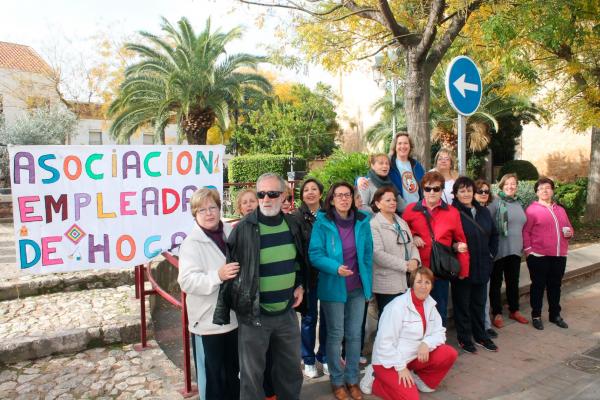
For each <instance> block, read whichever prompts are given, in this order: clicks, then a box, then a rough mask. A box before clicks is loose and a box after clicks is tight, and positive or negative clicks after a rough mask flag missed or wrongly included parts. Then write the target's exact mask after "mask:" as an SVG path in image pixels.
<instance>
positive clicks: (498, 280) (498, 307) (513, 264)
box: [490, 255, 521, 315]
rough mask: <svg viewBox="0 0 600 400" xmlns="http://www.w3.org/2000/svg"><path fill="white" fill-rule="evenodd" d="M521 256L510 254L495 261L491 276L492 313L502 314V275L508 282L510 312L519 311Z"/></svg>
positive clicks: (507, 292)
mask: <svg viewBox="0 0 600 400" xmlns="http://www.w3.org/2000/svg"><path fill="white" fill-rule="evenodd" d="M520 270H521V257H519V256H516V255H510V256H506V257H503V258H501V259H499V260H496V261H494V267H493V268H492V276H491V278H490V307H491V309H492V315H496V314H502V297H501V295H500V289H501V288H502V275H503V274H504V281H505V282H506V300H507V301H508V310H509V311H510V312H515V311H519V272H520Z"/></svg>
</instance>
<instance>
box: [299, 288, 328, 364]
mask: <svg viewBox="0 0 600 400" xmlns="http://www.w3.org/2000/svg"><path fill="white" fill-rule="evenodd" d="M318 307H319V305H318V299H317V288H315V289H314V290H310V291H309V292H308V312H307V313H306V314H305V315H304V316H303V317H302V325H301V327H300V334H301V339H302V346H301V350H302V359H303V360H304V365H315V360H317V361H319V362H320V363H321V364H326V363H327V351H326V348H325V346H326V343H327V324H326V323H325V313H324V312H323V305H321V312H320V314H321V319H320V320H319V308H318ZM317 321H319V350H318V351H317V354H316V357H315V342H316V336H317Z"/></svg>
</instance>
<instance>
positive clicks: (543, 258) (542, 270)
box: [523, 178, 573, 330]
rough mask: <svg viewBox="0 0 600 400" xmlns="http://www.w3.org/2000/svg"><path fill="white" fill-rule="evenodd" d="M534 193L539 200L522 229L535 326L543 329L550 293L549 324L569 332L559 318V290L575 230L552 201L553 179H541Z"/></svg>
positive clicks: (530, 209)
mask: <svg viewBox="0 0 600 400" xmlns="http://www.w3.org/2000/svg"><path fill="white" fill-rule="evenodd" d="M534 190H535V192H536V195H537V197H538V200H537V201H534V202H533V203H531V205H530V206H529V207H528V208H527V210H526V211H525V214H526V215H527V223H526V224H525V226H524V227H523V247H524V249H523V250H524V251H525V255H526V257H527V268H528V269H529V276H530V277H531V290H530V292H529V301H530V303H531V317H532V319H533V321H532V324H533V327H534V328H536V329H539V330H542V329H544V324H542V303H543V299H544V289H545V290H547V292H548V314H549V318H548V319H549V321H550V322H552V323H554V324H556V325H558V326H559V327H561V328H568V327H569V326H568V325H567V323H566V322H565V320H564V319H562V317H561V315H560V286H561V283H562V278H563V275H564V274H565V267H566V266H567V251H568V248H569V239H570V238H572V237H573V226H572V225H571V222H570V221H569V217H568V216H567V213H566V211H565V209H564V208H562V207H561V206H559V205H558V204H556V202H554V201H553V200H552V196H553V195H554V182H553V181H552V179H550V178H540V179H538V181H537V182H536V183H535V186H534Z"/></svg>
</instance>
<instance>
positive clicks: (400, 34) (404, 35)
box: [379, 0, 418, 47]
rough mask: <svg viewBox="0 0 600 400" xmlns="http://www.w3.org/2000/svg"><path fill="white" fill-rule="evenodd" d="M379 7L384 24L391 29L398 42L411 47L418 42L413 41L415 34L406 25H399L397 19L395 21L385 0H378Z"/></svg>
mask: <svg viewBox="0 0 600 400" xmlns="http://www.w3.org/2000/svg"><path fill="white" fill-rule="evenodd" d="M379 8H380V10H381V15H382V16H383V19H384V25H385V26H387V27H388V29H389V30H390V31H392V33H393V34H394V37H395V38H396V40H398V43H399V44H401V45H402V46H404V47H411V46H414V45H415V44H416V43H418V42H416V43H415V39H416V37H415V36H417V35H416V34H414V33H412V32H410V31H409V30H408V28H407V27H405V26H403V25H400V24H399V23H398V21H396V18H395V17H394V13H393V12H392V9H391V8H390V5H389V4H388V2H387V0H379Z"/></svg>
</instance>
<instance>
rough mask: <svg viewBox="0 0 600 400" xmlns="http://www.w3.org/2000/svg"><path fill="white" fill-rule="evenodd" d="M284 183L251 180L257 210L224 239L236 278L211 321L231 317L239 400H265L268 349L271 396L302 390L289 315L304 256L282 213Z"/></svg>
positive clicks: (289, 398)
mask: <svg viewBox="0 0 600 400" xmlns="http://www.w3.org/2000/svg"><path fill="white" fill-rule="evenodd" d="M285 190H286V183H285V181H284V180H283V179H282V178H281V177H280V176H278V175H276V174H272V173H267V174H263V175H261V176H260V177H259V178H258V180H257V181H256V191H257V193H256V195H257V197H258V208H257V209H256V210H254V211H253V212H252V213H250V214H248V215H246V216H245V217H244V218H243V219H242V220H241V221H240V222H239V223H238V224H237V225H236V226H235V228H234V229H233V231H232V232H231V235H230V236H229V240H228V250H229V251H228V254H227V260H228V261H227V262H238V263H239V265H240V272H239V274H238V275H237V276H236V277H235V278H233V279H230V280H228V281H226V282H224V283H223V284H222V285H221V289H220V291H219V299H218V302H217V307H216V309H215V314H214V316H213V322H214V323H215V324H227V323H229V309H233V310H234V311H235V313H236V316H237V319H238V324H239V330H238V348H239V361H240V399H242V400H246V399H247V400H256V399H264V398H265V393H264V390H263V371H264V370H265V363H266V353H267V349H268V348H269V346H270V351H271V357H272V362H273V368H272V378H273V386H274V391H275V395H276V396H277V398H278V399H281V400H297V399H299V398H300V390H301V388H302V371H301V366H300V360H301V357H300V328H299V325H298V318H297V317H296V313H295V311H294V309H295V308H300V307H301V305H302V303H303V299H304V288H305V287H307V285H306V283H305V282H304V279H305V277H306V276H307V274H306V273H305V268H306V267H305V266H306V260H305V256H304V255H305V254H306V253H305V251H304V246H305V243H304V240H303V236H302V232H301V229H300V226H299V225H298V222H297V221H296V219H295V218H293V217H292V216H291V215H289V214H283V213H282V212H281V205H282V203H283V199H284V195H285Z"/></svg>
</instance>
